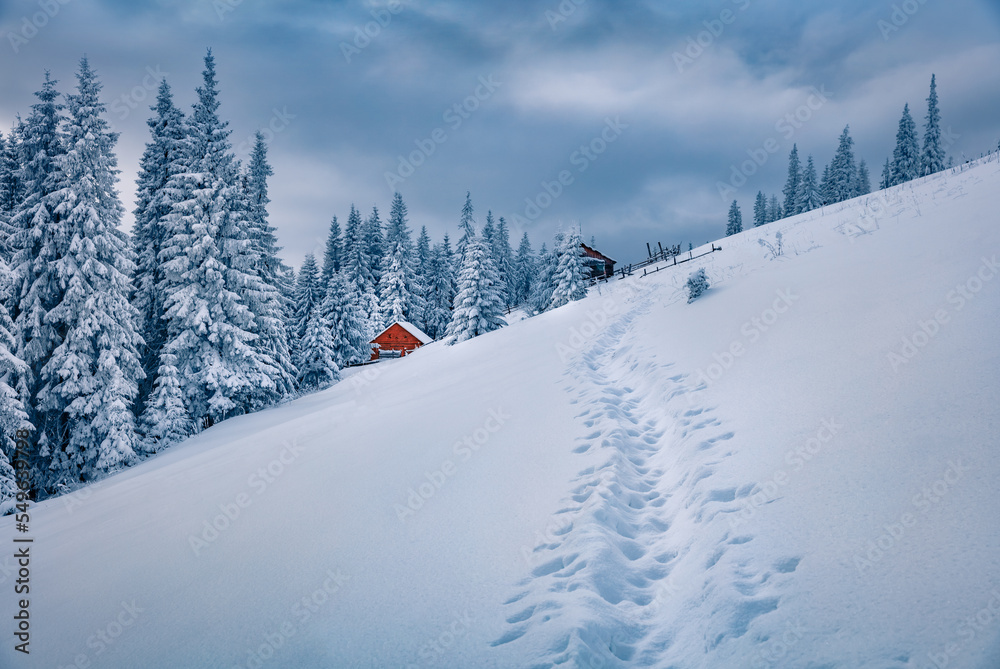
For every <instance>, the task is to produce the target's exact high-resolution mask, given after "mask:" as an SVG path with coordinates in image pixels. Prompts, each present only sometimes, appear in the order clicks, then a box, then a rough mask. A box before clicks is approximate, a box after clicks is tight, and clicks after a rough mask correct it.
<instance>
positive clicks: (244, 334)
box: [148, 51, 277, 429]
mask: <svg viewBox="0 0 1000 669" xmlns="http://www.w3.org/2000/svg"><path fill="white" fill-rule="evenodd" d="M202 78H203V85H202V86H200V87H199V88H198V89H197V93H198V101H197V102H196V103H195V105H194V108H193V110H192V114H191V116H190V117H189V120H188V123H187V138H186V141H185V148H184V153H185V163H186V164H185V166H184V168H183V171H181V172H179V173H178V174H176V175H174V176H172V177H171V179H170V182H169V184H168V187H169V188H171V189H174V190H175V192H176V193H177V198H178V199H177V202H176V203H175V204H174V205H173V210H172V212H171V213H170V214H169V215H168V216H167V219H166V222H167V223H166V225H167V240H166V241H165V243H164V248H163V249H162V250H161V252H160V255H161V259H162V260H163V271H164V279H163V281H162V282H161V284H162V288H161V290H162V292H163V293H164V299H165V306H166V320H167V344H166V345H165V346H164V348H163V354H162V355H161V360H160V362H161V368H162V367H163V365H164V364H166V363H167V359H166V358H164V355H169V356H174V358H175V360H176V362H175V368H176V378H177V380H178V382H179V384H180V387H179V392H180V395H181V397H182V401H183V404H184V407H185V409H186V410H187V412H188V414H189V415H190V416H191V418H192V419H193V421H192V423H190V425H193V426H194V427H195V429H198V428H199V427H208V426H210V425H212V424H213V423H216V422H218V421H220V420H223V419H225V418H226V417H228V416H231V415H235V414H239V413H245V412H246V411H249V410H251V409H253V408H255V407H258V406H260V405H261V404H264V403H266V402H267V401H268V399H269V398H271V397H273V394H274V393H275V383H274V380H273V377H274V376H275V374H276V373H277V370H276V367H277V365H276V363H275V361H274V360H273V359H271V358H270V357H269V356H267V355H265V354H264V353H263V352H262V351H261V350H260V349H259V348H257V346H256V345H255V342H256V340H257V338H258V336H259V334H258V324H257V322H256V321H255V319H254V312H253V311H252V310H251V309H250V307H249V305H248V299H250V297H251V294H258V293H259V292H260V291H261V285H260V284H261V280H260V275H259V274H258V273H257V269H256V264H257V263H258V262H259V258H258V257H257V254H256V253H255V252H254V247H253V242H252V241H251V240H250V223H249V220H248V219H249V211H248V205H247V202H246V198H245V196H244V193H245V190H243V189H241V184H240V179H239V176H240V175H239V171H238V169H237V165H236V162H235V159H234V158H233V155H232V153H230V144H229V139H228V138H229V132H230V131H229V130H227V129H226V126H227V123H225V122H223V121H221V120H220V119H219V116H218V108H219V101H218V89H217V84H216V77H215V60H214V58H213V57H212V53H211V51H209V52H208V54H207V55H206V56H205V70H204V72H203V73H202ZM163 392H167V386H164V390H163ZM156 395H157V389H156V388H154V391H153V396H151V403H153V404H155V403H159V402H160V401H161V400H160V399H159V398H156ZM154 398H155V399H154ZM148 404H149V403H148Z"/></svg>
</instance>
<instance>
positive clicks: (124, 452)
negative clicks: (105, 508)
mask: <svg viewBox="0 0 1000 669" xmlns="http://www.w3.org/2000/svg"><path fill="white" fill-rule="evenodd" d="M76 76H77V82H78V85H77V93H76V94H75V95H68V96H67V97H66V99H67V109H68V112H69V114H68V118H67V122H66V127H65V135H64V142H65V147H66V153H65V154H63V155H61V156H60V157H59V158H58V159H57V160H56V168H57V171H56V175H57V176H56V187H55V189H54V190H53V192H52V193H51V194H50V195H49V198H48V199H49V200H50V202H51V203H52V205H53V206H52V213H53V216H54V218H55V219H56V220H57V221H58V223H59V225H60V228H61V230H62V231H63V233H64V234H65V236H66V238H67V240H68V246H67V248H66V249H65V254H64V255H63V256H62V257H61V258H59V259H58V260H56V261H55V265H56V270H57V272H58V274H59V276H60V277H61V279H62V281H63V283H62V285H61V286H60V287H61V288H62V294H61V295H60V299H59V303H58V304H57V305H56V306H54V307H53V308H52V309H50V310H49V311H48V312H47V313H46V315H45V320H46V322H47V323H48V325H49V326H50V327H52V328H53V329H54V330H55V331H56V332H57V333H59V334H60V335H61V336H60V341H59V343H58V345H57V346H56V348H55V349H54V350H53V351H52V355H51V357H50V358H49V359H48V360H47V361H46V362H45V364H44V365H43V366H42V367H41V369H40V370H38V371H37V374H38V380H39V384H40V386H39V389H38V394H37V406H36V408H37V410H38V411H39V412H40V413H43V414H45V415H46V417H47V418H46V420H44V421H43V423H44V425H45V429H46V431H47V437H48V447H49V462H50V465H49V467H50V472H51V474H52V478H51V479H50V482H51V483H60V482H62V481H63V480H73V481H87V480H92V479H93V478H95V477H96V476H99V475H100V474H103V473H106V472H109V471H112V470H114V469H117V468H119V467H121V466H123V465H128V464H130V463H131V462H133V461H134V460H135V457H136V455H135V447H136V443H137V436H136V431H135V417H134V415H133V413H132V404H133V401H134V400H135V397H136V395H137V393H138V385H137V383H138V381H139V379H141V378H142V377H143V372H142V367H141V364H140V362H139V353H138V349H139V347H140V346H141V345H142V338H141V336H140V335H139V332H138V329H137V320H138V312H137V311H136V310H135V308H134V307H133V306H132V305H131V304H130V303H129V299H128V298H129V294H130V292H131V290H132V283H131V278H132V273H133V272H134V270H135V264H134V259H133V252H132V249H131V247H130V246H129V240H128V238H127V237H126V236H125V234H124V233H122V232H121V231H120V230H119V229H118V227H119V225H120V223H121V217H122V212H123V208H122V205H121V202H120V201H119V200H118V193H117V191H116V190H115V183H116V182H117V180H118V169H117V165H118V160H117V158H116V157H115V155H114V145H115V142H116V141H117V139H118V134H117V133H113V132H110V131H109V128H108V123H107V121H105V120H104V119H103V118H102V114H103V113H104V111H105V106H104V104H103V103H102V102H101V101H100V99H99V94H100V91H101V84H100V82H99V81H98V80H97V76H96V74H95V73H94V71H93V70H92V69H91V68H90V65H89V63H88V62H87V59H86V58H83V59H82V60H81V61H80V69H79V70H78V72H77V75H76Z"/></svg>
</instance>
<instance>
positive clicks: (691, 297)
mask: <svg viewBox="0 0 1000 669" xmlns="http://www.w3.org/2000/svg"><path fill="white" fill-rule="evenodd" d="M687 289H688V304H691V303H692V302H694V301H695V300H697V299H698V297H699V296H700V295H701V294H702V293H704V292H705V291H706V290H708V277H706V276H705V268H704V267H702V268H701V269H699V270H698V271H697V272H691V276H689V277H688V282H687Z"/></svg>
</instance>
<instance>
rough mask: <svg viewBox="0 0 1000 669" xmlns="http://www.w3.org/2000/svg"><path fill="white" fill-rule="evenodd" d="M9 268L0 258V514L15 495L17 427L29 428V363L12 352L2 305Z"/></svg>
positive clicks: (6, 297) (6, 298) (6, 296)
mask: <svg viewBox="0 0 1000 669" xmlns="http://www.w3.org/2000/svg"><path fill="white" fill-rule="evenodd" d="M12 278H13V277H12V276H11V271H10V267H9V266H8V265H7V262H6V261H5V260H4V259H3V258H0V515H3V514H6V513H7V512H8V511H9V510H10V508H11V504H12V503H11V500H13V499H14V497H15V495H16V494H17V482H16V481H15V476H14V469H13V468H12V467H11V464H10V463H11V461H13V459H14V452H15V449H16V435H17V432H18V430H31V424H30V423H28V414H27V413H25V411H24V405H23V404H22V403H21V398H22V397H23V396H24V395H25V394H26V393H27V387H26V385H25V383H26V379H27V376H28V366H27V365H26V364H24V361H23V360H21V359H20V358H18V357H17V356H16V355H15V351H16V345H15V342H14V335H13V331H14V321H12V320H11V318H10V314H9V313H8V312H7V308H6V306H4V305H5V304H6V303H7V302H8V301H9V300H10V290H11V281H12Z"/></svg>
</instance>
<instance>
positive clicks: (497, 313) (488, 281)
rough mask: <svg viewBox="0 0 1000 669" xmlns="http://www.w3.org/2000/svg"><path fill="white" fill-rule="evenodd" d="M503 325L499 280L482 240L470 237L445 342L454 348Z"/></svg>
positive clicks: (490, 254)
mask: <svg viewBox="0 0 1000 669" xmlns="http://www.w3.org/2000/svg"><path fill="white" fill-rule="evenodd" d="M473 234H475V233H474V232H473ZM506 324H507V323H506V322H505V321H504V319H503V298H502V296H501V294H500V277H499V276H498V275H497V271H496V268H495V267H494V266H493V258H492V253H491V249H490V248H489V247H488V246H487V245H486V242H485V240H483V238H482V237H475V236H474V237H472V238H470V239H469V240H468V242H467V244H466V248H465V256H464V257H463V259H462V271H461V272H460V273H459V276H458V294H457V295H455V302H454V309H453V310H452V317H451V323H449V324H448V331H447V341H448V343H449V344H456V343H458V342H462V341H465V340H467V339H472V338H473V337H478V336H479V335H481V334H486V333H487V332H492V331H493V330H497V329H499V328H501V327H503V326H504V325H506Z"/></svg>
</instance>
